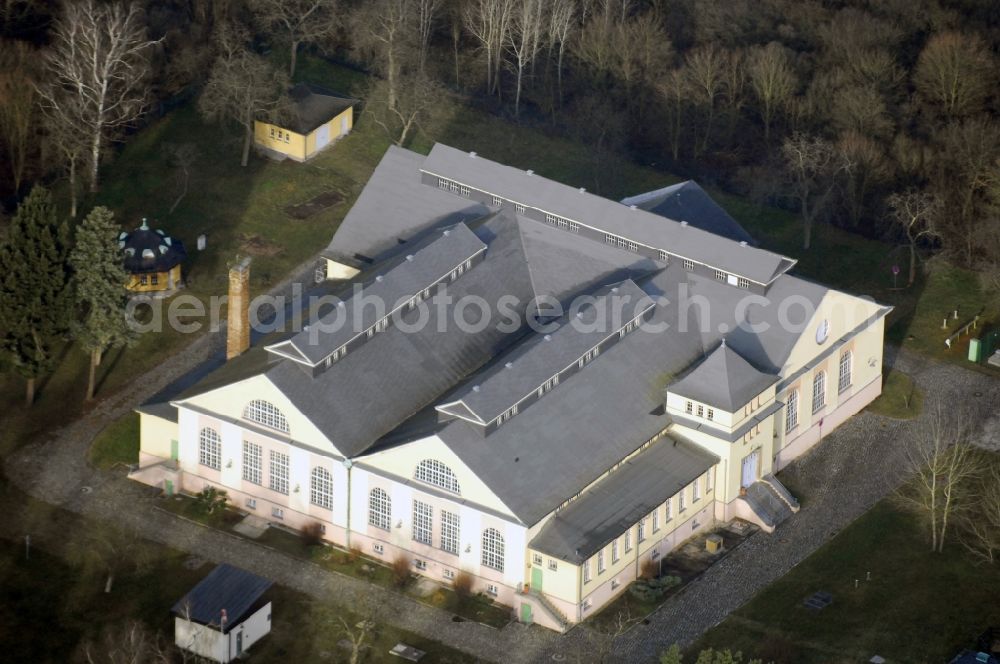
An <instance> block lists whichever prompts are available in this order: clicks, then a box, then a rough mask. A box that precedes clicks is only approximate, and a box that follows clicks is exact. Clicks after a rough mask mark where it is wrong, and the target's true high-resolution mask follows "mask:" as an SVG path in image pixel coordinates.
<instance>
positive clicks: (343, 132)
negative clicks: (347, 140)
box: [340, 113, 347, 136]
mask: <svg viewBox="0 0 1000 664" xmlns="http://www.w3.org/2000/svg"><path fill="white" fill-rule="evenodd" d="M346 134H347V113H344V114H343V115H341V116H340V135H341V136H344V135H346Z"/></svg>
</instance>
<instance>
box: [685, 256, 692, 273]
mask: <svg viewBox="0 0 1000 664" xmlns="http://www.w3.org/2000/svg"><path fill="white" fill-rule="evenodd" d="M684 269H685V270H687V271H688V272H690V271H691V270H693V269H694V261H689V260H688V259H686V258H685V259H684Z"/></svg>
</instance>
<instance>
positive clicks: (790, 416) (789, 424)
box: [785, 390, 799, 431]
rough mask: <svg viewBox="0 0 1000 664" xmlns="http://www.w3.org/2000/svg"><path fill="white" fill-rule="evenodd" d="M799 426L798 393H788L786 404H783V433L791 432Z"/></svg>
mask: <svg viewBox="0 0 1000 664" xmlns="http://www.w3.org/2000/svg"><path fill="white" fill-rule="evenodd" d="M798 425H799V391H798V390H792V391H791V392H789V393H788V403H787V404H785V431H791V430H792V429H794V428H795V427H797V426H798Z"/></svg>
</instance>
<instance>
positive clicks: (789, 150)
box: [781, 133, 846, 249]
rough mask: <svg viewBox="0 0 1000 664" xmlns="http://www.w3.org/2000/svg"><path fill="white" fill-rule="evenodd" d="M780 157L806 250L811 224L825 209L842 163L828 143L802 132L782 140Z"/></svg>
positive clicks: (844, 163) (840, 156) (842, 167)
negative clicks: (782, 158) (783, 164)
mask: <svg viewBox="0 0 1000 664" xmlns="http://www.w3.org/2000/svg"><path fill="white" fill-rule="evenodd" d="M781 154H782V156H783V157H784V160H785V171H786V173H787V175H788V181H789V184H790V197H791V198H792V199H794V200H795V201H796V202H797V203H798V204H799V213H800V214H801V216H802V248H803V249H808V248H809V246H810V244H811V242H812V229H813V224H814V223H815V221H816V219H817V218H818V217H819V215H820V213H821V212H822V211H823V210H824V209H825V208H826V205H827V203H828V202H829V200H830V196H831V194H833V191H834V188H835V187H836V185H837V176H838V174H839V173H840V172H841V171H842V170H843V169H844V168H845V166H846V162H845V160H844V159H843V156H842V155H841V153H840V152H839V151H838V150H837V149H836V148H835V147H834V145H833V144H832V143H830V142H829V141H827V140H825V139H823V138H820V137H819V136H809V135H807V134H802V133H795V134H793V135H792V136H790V137H789V138H786V139H785V142H784V143H783V144H782V146H781Z"/></svg>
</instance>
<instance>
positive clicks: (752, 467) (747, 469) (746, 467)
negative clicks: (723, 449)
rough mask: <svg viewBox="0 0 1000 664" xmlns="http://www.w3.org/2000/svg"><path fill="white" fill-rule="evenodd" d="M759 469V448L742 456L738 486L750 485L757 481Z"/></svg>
mask: <svg viewBox="0 0 1000 664" xmlns="http://www.w3.org/2000/svg"><path fill="white" fill-rule="evenodd" d="M759 471H760V449H759V448H758V449H756V450H754V451H753V452H751V453H750V454H748V455H746V456H745V457H743V477H742V479H741V482H740V486H745V487H746V486H750V485H751V484H753V483H754V482H756V481H757V477H758V476H759Z"/></svg>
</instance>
